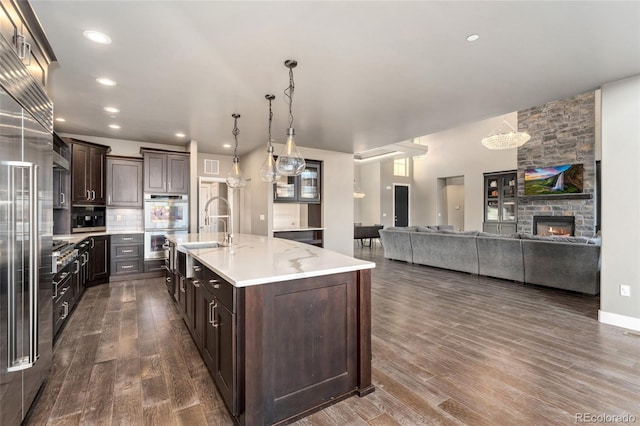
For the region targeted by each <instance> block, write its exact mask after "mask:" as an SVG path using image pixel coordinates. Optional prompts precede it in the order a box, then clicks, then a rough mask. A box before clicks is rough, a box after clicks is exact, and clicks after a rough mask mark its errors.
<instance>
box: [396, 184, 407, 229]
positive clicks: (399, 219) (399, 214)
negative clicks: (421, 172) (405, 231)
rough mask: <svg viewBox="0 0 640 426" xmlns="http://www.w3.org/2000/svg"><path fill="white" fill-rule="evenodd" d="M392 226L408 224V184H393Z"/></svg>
mask: <svg viewBox="0 0 640 426" xmlns="http://www.w3.org/2000/svg"><path fill="white" fill-rule="evenodd" d="M393 226H409V185H407V184H401V183H394V184H393Z"/></svg>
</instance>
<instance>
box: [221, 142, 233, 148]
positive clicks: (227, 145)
mask: <svg viewBox="0 0 640 426" xmlns="http://www.w3.org/2000/svg"><path fill="white" fill-rule="evenodd" d="M222 147H223V148H231V144H229V143H225V144H223V145H222Z"/></svg>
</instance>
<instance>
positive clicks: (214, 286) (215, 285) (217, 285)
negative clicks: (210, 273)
mask: <svg viewBox="0 0 640 426" xmlns="http://www.w3.org/2000/svg"><path fill="white" fill-rule="evenodd" d="M219 282H220V280H209V284H213V288H220V284H218V283H219Z"/></svg>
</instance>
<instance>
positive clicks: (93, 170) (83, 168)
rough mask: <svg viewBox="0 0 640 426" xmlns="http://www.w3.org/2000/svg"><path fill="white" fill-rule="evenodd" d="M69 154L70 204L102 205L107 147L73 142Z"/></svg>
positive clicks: (103, 201)
mask: <svg viewBox="0 0 640 426" xmlns="http://www.w3.org/2000/svg"><path fill="white" fill-rule="evenodd" d="M71 152H72V155H71V202H72V203H73V204H81V205H104V204H105V168H106V158H107V147H103V146H99V145H90V144H86V143H82V142H78V141H75V140H73V146H72V150H71Z"/></svg>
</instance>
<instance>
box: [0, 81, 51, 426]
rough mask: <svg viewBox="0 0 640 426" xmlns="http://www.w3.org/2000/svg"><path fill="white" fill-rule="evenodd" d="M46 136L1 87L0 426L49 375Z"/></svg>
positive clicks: (15, 419)
mask: <svg viewBox="0 0 640 426" xmlns="http://www.w3.org/2000/svg"><path fill="white" fill-rule="evenodd" d="M52 181H53V168H52V134H51V132H49V131H47V130H46V129H45V128H44V127H43V126H41V125H40V124H39V122H38V121H37V120H36V119H35V118H33V116H32V115H30V114H29V112H28V111H27V110H25V109H24V108H22V106H21V104H20V103H18V102H17V101H16V100H15V99H14V98H13V97H12V96H10V95H9V94H8V93H7V92H6V91H5V90H4V88H2V87H0V425H3V426H9V425H19V424H20V423H21V421H22V420H23V418H24V416H25V415H26V413H27V412H28V410H29V407H30V406H31V404H32V402H33V400H34V398H35V397H36V394H37V392H38V390H39V389H40V387H41V385H42V383H43V381H44V379H45V378H46V376H47V374H48V373H49V370H50V368H51V359H52V321H53V313H52V300H51V297H52V293H53V292H52V285H51V280H52V275H53V274H52V265H51V251H52V250H51V243H52V238H51V236H52V230H53V208H52V192H53V191H52Z"/></svg>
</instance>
